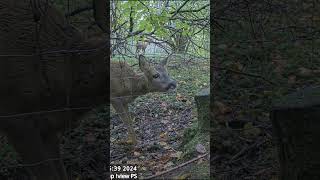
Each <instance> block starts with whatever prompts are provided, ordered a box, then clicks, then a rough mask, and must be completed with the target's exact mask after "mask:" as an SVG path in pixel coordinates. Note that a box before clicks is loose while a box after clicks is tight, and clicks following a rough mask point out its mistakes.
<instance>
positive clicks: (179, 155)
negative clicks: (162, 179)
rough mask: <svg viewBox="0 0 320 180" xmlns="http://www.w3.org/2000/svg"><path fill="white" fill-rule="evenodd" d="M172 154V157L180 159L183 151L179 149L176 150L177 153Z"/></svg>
mask: <svg viewBox="0 0 320 180" xmlns="http://www.w3.org/2000/svg"><path fill="white" fill-rule="evenodd" d="M170 156H171V157H172V158H177V159H180V158H181V156H182V151H177V152H175V153H172V154H170Z"/></svg>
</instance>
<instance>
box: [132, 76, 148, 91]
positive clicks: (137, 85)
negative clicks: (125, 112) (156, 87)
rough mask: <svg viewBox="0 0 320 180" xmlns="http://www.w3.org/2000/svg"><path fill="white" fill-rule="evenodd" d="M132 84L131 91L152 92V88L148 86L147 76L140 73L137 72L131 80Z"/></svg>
mask: <svg viewBox="0 0 320 180" xmlns="http://www.w3.org/2000/svg"><path fill="white" fill-rule="evenodd" d="M132 85H133V91H135V92H134V94H136V95H144V94H147V93H149V92H152V89H151V88H150V86H149V83H148V78H147V77H146V76H145V75H144V74H143V73H142V74H137V75H136V78H135V79H134V81H133V82H132Z"/></svg>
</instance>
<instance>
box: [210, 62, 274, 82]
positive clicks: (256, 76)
mask: <svg viewBox="0 0 320 180" xmlns="http://www.w3.org/2000/svg"><path fill="white" fill-rule="evenodd" d="M213 68H215V69H218V70H227V71H229V72H232V73H236V74H242V75H245V76H250V77H254V78H260V79H262V80H264V81H266V82H268V83H270V84H272V85H275V83H274V82H272V81H270V80H268V79H266V78H265V77H263V76H260V75H257V74H250V73H245V72H241V71H236V70H232V69H228V68H224V67H218V66H213Z"/></svg>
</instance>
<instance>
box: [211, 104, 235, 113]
mask: <svg viewBox="0 0 320 180" xmlns="http://www.w3.org/2000/svg"><path fill="white" fill-rule="evenodd" d="M213 105H214V106H215V107H216V110H217V113H216V114H227V113H230V112H231V108H230V107H228V106H226V105H225V104H223V103H222V102H220V101H215V102H214V103H213Z"/></svg>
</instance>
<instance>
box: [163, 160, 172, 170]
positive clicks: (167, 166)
mask: <svg viewBox="0 0 320 180" xmlns="http://www.w3.org/2000/svg"><path fill="white" fill-rule="evenodd" d="M173 165H174V163H173V162H172V161H169V162H168V163H167V164H166V165H164V168H165V169H167V168H169V167H172V166H173Z"/></svg>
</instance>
